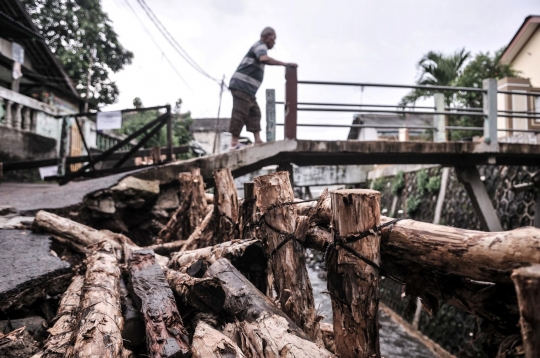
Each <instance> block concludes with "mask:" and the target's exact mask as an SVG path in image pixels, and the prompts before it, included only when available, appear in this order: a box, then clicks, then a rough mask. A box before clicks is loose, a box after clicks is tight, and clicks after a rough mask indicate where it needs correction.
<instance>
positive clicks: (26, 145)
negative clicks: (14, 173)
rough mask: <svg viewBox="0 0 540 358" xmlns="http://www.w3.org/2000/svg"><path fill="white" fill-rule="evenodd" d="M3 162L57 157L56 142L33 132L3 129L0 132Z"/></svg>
mask: <svg viewBox="0 0 540 358" xmlns="http://www.w3.org/2000/svg"><path fill="white" fill-rule="evenodd" d="M0 143H2V147H1V148H0V158H2V160H6V159H10V160H23V159H47V158H55V157H56V140H55V139H53V138H47V137H44V136H41V135H39V134H35V133H31V132H23V131H20V130H17V129H13V128H7V127H2V129H1V130H0Z"/></svg>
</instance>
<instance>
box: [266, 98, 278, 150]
mask: <svg viewBox="0 0 540 358" xmlns="http://www.w3.org/2000/svg"><path fill="white" fill-rule="evenodd" d="M275 140H276V90H274V89H267V90H266V141H267V142H274V141H275Z"/></svg>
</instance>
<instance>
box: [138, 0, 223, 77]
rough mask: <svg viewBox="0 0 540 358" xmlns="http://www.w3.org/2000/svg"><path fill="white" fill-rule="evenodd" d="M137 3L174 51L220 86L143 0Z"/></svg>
mask: <svg viewBox="0 0 540 358" xmlns="http://www.w3.org/2000/svg"><path fill="white" fill-rule="evenodd" d="M137 1H138V3H139V5H140V6H141V7H142V9H143V10H144V11H145V13H146V15H147V16H148V18H149V19H150V20H151V21H152V22H153V23H154V25H155V26H156V27H157V29H158V30H159V32H161V34H162V35H163V37H164V38H165V39H166V40H167V42H169V44H170V45H171V46H172V47H173V48H174V49H175V50H176V52H177V53H178V54H179V55H180V56H181V57H182V58H183V59H184V60H185V61H186V62H187V63H188V64H189V65H190V66H191V67H193V68H194V69H195V70H196V71H197V72H199V73H200V74H202V75H203V76H205V77H207V78H209V79H211V80H212V81H214V82H216V83H217V84H218V85H220V86H222V83H221V81H220V80H218V79H216V78H214V77H212V76H211V75H209V74H208V72H206V71H205V70H204V69H203V68H202V67H201V66H200V65H199V64H198V63H197V62H196V61H195V60H194V59H193V58H191V56H189V54H188V53H187V52H186V50H184V49H183V48H182V46H181V45H180V44H179V43H178V41H176V39H175V38H174V36H172V35H171V33H170V32H169V31H168V30H167V28H166V27H165V26H164V25H163V23H162V22H161V21H160V20H159V19H158V17H157V16H156V15H155V14H154V12H153V11H152V9H151V8H150V7H149V6H148V4H146V1H145V0H137Z"/></svg>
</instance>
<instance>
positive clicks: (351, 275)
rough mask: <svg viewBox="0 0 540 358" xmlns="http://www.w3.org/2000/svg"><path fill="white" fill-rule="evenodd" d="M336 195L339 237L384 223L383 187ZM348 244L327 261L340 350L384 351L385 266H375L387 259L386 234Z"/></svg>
mask: <svg viewBox="0 0 540 358" xmlns="http://www.w3.org/2000/svg"><path fill="white" fill-rule="evenodd" d="M330 195H331V200H332V225H333V228H334V231H335V235H336V236H337V237H339V238H344V237H347V236H349V235H354V234H358V233H362V232H364V231H366V230H371V229H373V228H374V227H375V226H377V225H380V220H381V219H380V212H381V210H380V198H381V194H380V193H379V192H377V191H374V190H368V189H350V190H347V189H345V190H335V191H332V192H331V193H330ZM343 246H344V247H341V246H335V247H334V249H333V250H331V252H330V255H329V258H328V263H327V269H328V291H329V292H330V297H331V298H332V311H333V312H334V334H335V340H336V354H337V355H338V356H339V357H341V358H348V357H350V358H361V357H366V358H367V357H370V358H371V357H380V355H381V354H380V349H379V326H378V318H377V315H378V309H379V272H378V269H377V268H376V267H374V266H375V265H380V261H381V260H380V251H379V249H380V237H379V236H376V235H370V236H367V237H364V238H362V239H360V240H358V241H355V242H352V243H348V244H343ZM345 247H346V248H347V249H345ZM348 250H353V251H354V252H356V253H357V255H361V256H362V257H363V258H364V259H365V260H362V259H360V258H358V257H357V256H355V255H353V254H351V252H349V251H348ZM368 261H369V262H372V264H368V263H367V262H368Z"/></svg>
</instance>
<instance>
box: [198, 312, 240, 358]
mask: <svg viewBox="0 0 540 358" xmlns="http://www.w3.org/2000/svg"><path fill="white" fill-rule="evenodd" d="M191 349H192V351H193V358H245V357H246V356H245V355H244V353H242V351H241V350H240V348H238V346H237V345H236V344H235V343H234V342H233V341H232V340H231V339H230V338H229V337H227V336H225V335H224V334H223V333H221V332H220V331H218V330H216V329H215V328H213V327H212V326H210V325H209V324H208V323H205V322H203V321H199V323H198V324H197V328H196V329H195V333H194V334H193V342H192V344H191Z"/></svg>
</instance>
